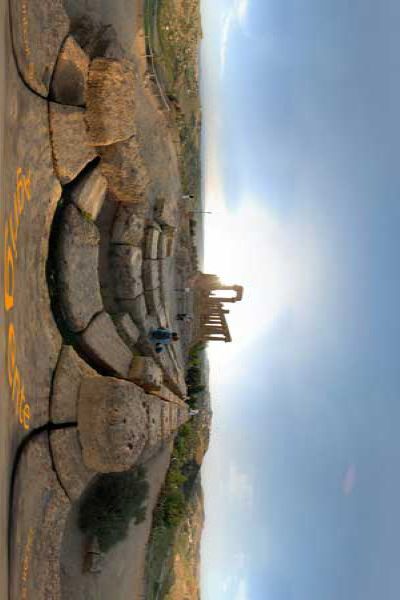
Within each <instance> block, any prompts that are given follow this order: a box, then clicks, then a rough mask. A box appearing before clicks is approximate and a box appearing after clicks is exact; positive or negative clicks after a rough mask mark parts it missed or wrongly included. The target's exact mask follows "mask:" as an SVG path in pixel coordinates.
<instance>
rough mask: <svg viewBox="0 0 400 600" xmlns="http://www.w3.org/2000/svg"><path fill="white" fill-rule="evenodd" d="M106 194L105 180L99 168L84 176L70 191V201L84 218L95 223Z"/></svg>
mask: <svg viewBox="0 0 400 600" xmlns="http://www.w3.org/2000/svg"><path fill="white" fill-rule="evenodd" d="M106 193H107V180H106V179H105V178H104V177H103V175H102V174H101V172H100V169H99V167H96V168H95V169H93V171H91V172H90V173H89V174H87V175H84V176H83V177H82V178H80V180H79V181H78V182H77V184H76V185H75V186H74V188H73V190H72V191H71V199H72V202H73V203H74V204H75V206H76V207H77V208H79V210H80V211H81V213H82V214H83V215H84V217H87V218H89V219H91V220H92V221H95V220H96V219H97V217H98V216H99V213H100V211H101V209H102V206H103V203H104V199H105V197H106Z"/></svg>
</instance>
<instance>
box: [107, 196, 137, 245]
mask: <svg viewBox="0 0 400 600" xmlns="http://www.w3.org/2000/svg"><path fill="white" fill-rule="evenodd" d="M143 235H144V218H143V217H141V216H140V215H138V214H137V209H136V207H135V206H132V205H129V204H120V205H119V208H118V210H117V214H116V216H115V220H114V224H113V228H112V234H111V242H112V243H113V244H130V245H132V246H141V244H142V241H143Z"/></svg>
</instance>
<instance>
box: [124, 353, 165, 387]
mask: <svg viewBox="0 0 400 600" xmlns="http://www.w3.org/2000/svg"><path fill="white" fill-rule="evenodd" d="M129 379H130V380H131V381H133V382H135V383H136V384H137V385H140V387H142V388H144V389H145V390H146V391H151V390H157V389H160V387H161V385H162V381H163V374H162V371H161V369H160V367H159V366H158V365H156V363H155V362H154V360H153V359H152V358H151V357H149V356H134V357H133V360H132V364H131V368H130V371H129Z"/></svg>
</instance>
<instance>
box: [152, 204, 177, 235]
mask: <svg viewBox="0 0 400 600" xmlns="http://www.w3.org/2000/svg"><path fill="white" fill-rule="evenodd" d="M154 217H155V219H156V220H157V221H158V222H159V223H160V225H162V226H163V228H165V229H167V230H168V229H174V228H175V225H176V221H177V204H176V202H173V201H171V200H168V199H167V198H157V200H156V203H155V207H154Z"/></svg>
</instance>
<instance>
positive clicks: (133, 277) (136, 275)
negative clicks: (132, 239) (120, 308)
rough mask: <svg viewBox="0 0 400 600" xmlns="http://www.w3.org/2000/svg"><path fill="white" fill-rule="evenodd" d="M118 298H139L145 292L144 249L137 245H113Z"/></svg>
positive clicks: (116, 296) (113, 262)
mask: <svg viewBox="0 0 400 600" xmlns="http://www.w3.org/2000/svg"><path fill="white" fill-rule="evenodd" d="M110 261H111V268H112V271H113V274H114V295H115V298H117V299H125V298H128V299H129V298H137V296H140V294H142V292H143V283H142V250H141V248H138V247H136V246H125V245H113V246H112V247H111V254H110Z"/></svg>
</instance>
